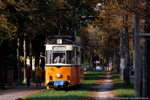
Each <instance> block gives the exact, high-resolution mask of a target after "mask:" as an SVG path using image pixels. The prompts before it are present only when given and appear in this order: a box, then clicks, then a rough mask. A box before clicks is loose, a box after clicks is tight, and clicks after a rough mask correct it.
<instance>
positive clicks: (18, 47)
mask: <svg viewBox="0 0 150 100" xmlns="http://www.w3.org/2000/svg"><path fill="white" fill-rule="evenodd" d="M17 67H18V82H19V83H20V82H21V80H20V79H21V77H20V40H19V38H18V39H17Z"/></svg>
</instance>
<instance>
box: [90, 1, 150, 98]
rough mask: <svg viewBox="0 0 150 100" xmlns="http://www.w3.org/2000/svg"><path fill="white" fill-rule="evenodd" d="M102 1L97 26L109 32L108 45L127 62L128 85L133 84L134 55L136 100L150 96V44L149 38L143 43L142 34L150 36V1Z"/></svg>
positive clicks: (107, 35)
mask: <svg viewBox="0 0 150 100" xmlns="http://www.w3.org/2000/svg"><path fill="white" fill-rule="evenodd" d="M98 2H99V3H100V4H99V6H98V9H97V13H98V17H97V19H96V20H95V22H94V23H93V24H94V25H95V26H98V27H99V29H100V30H102V31H105V32H106V33H107V34H106V35H104V44H105V46H107V47H111V49H114V50H113V51H112V53H113V52H119V55H120V59H121V58H123V59H125V62H126V63H125V69H124V72H125V78H124V81H125V83H126V85H127V86H128V85H129V84H130V77H129V67H130V66H131V65H130V64H131V63H130V56H133V59H134V61H133V65H134V68H135V95H136V97H140V96H143V97H149V93H150V92H149V89H148V88H149V86H148V84H149V79H148V77H149V74H147V73H149V67H148V66H149V63H148V62H149V56H148V55H149V53H148V51H149V48H148V47H149V41H148V40H147V39H148V38H146V39H145V40H144V42H143V43H142V42H140V36H139V34H140V33H149V30H150V17H149V15H148V14H149V13H150V12H149V10H150V6H149V5H150V1H149V0H126V1H125V0H101V1H98ZM144 36H146V35H144ZM105 37H107V38H105ZM119 39H120V41H119ZM119 43H120V44H119ZM119 45H120V46H119ZM142 45H143V46H142ZM141 47H142V48H143V49H141ZM103 50H104V49H103ZM140 51H141V52H140ZM115 54H116V53H115ZM140 54H142V55H141V56H140ZM115 62H116V61H115ZM140 62H142V64H141V63H140ZM118 65H119V64H118ZM120 67H121V66H120ZM120 72H122V70H120Z"/></svg>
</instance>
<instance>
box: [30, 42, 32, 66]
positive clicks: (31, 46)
mask: <svg viewBox="0 0 150 100" xmlns="http://www.w3.org/2000/svg"><path fill="white" fill-rule="evenodd" d="M30 67H31V68H32V42H31V40H30Z"/></svg>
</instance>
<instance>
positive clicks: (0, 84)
mask: <svg viewBox="0 0 150 100" xmlns="http://www.w3.org/2000/svg"><path fill="white" fill-rule="evenodd" d="M5 51H6V50H5V44H2V45H0V53H1V54H0V55H1V56H0V71H1V72H0V89H4V60H5Z"/></svg>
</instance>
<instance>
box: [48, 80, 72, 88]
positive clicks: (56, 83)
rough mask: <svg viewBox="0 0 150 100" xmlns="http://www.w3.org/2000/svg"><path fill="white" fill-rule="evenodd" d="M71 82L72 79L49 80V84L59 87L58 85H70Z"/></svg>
mask: <svg viewBox="0 0 150 100" xmlns="http://www.w3.org/2000/svg"><path fill="white" fill-rule="evenodd" d="M69 84H70V81H63V80H56V81H49V82H48V85H49V86H50V87H54V86H55V87H58V86H62V87H63V86H68V85H69Z"/></svg>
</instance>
